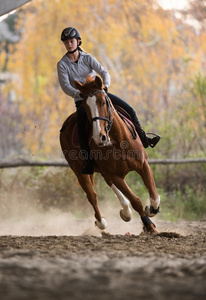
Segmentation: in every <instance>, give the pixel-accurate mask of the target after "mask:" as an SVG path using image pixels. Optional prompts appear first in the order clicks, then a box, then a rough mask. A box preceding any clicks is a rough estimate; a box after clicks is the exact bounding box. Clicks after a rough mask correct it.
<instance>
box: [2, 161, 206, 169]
mask: <svg viewBox="0 0 206 300" xmlns="http://www.w3.org/2000/svg"><path fill="white" fill-rule="evenodd" d="M149 163H150V164H151V165H171V164H173V165H177V164H203V163H206V158H197V159H190V158H186V159H149ZM40 166H42V167H68V164H67V162H66V161H29V160H18V161H7V162H6V161H5V162H0V169H5V168H17V167H40Z"/></svg>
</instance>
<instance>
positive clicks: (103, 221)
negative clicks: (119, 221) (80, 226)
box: [95, 218, 107, 230]
mask: <svg viewBox="0 0 206 300" xmlns="http://www.w3.org/2000/svg"><path fill="white" fill-rule="evenodd" d="M95 225H96V226H97V227H98V228H99V229H101V230H104V229H105V228H106V227H107V221H106V220H105V219H104V218H102V220H101V222H99V221H98V220H96V221H95Z"/></svg>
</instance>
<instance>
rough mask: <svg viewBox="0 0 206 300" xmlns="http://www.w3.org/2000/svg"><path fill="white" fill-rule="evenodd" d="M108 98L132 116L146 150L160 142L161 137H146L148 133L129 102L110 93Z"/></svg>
mask: <svg viewBox="0 0 206 300" xmlns="http://www.w3.org/2000/svg"><path fill="white" fill-rule="evenodd" d="M108 96H109V98H110V99H111V101H112V103H113V105H118V106H120V107H122V108H123V109H124V110H126V112H127V113H128V114H129V115H130V116H131V119H132V121H133V123H134V125H135V127H136V130H137V133H138V135H139V137H140V139H141V141H142V144H143V146H144V147H145V148H147V147H148V146H151V147H152V148H153V147H154V146H155V145H156V144H157V143H158V142H159V140H160V137H159V136H155V137H153V138H150V137H148V136H146V133H145V132H144V130H143V129H142V126H141V124H140V121H139V119H138V117H137V115H136V112H135V110H134V109H133V108H132V107H131V106H130V105H129V104H128V103H127V102H125V101H124V100H122V99H120V98H119V97H117V96H115V95H113V94H110V93H108Z"/></svg>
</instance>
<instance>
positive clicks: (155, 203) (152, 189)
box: [137, 160, 160, 217]
mask: <svg viewBox="0 0 206 300" xmlns="http://www.w3.org/2000/svg"><path fill="white" fill-rule="evenodd" d="M137 172H138V173H139V174H140V176H141V177H142V180H143V182H144V184H145V186H146V188H147V189H148V191H149V195H150V206H146V207H145V212H146V214H147V215H148V216H149V217H154V216H155V215H156V214H157V213H158V212H159V205H160V196H159V195H158V193H157V190H156V186H155V182H154V177H153V174H152V170H151V168H150V166H149V164H148V161H147V160H145V162H144V164H143V168H142V169H141V170H137Z"/></svg>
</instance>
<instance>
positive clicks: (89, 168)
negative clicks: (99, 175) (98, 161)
mask: <svg viewBox="0 0 206 300" xmlns="http://www.w3.org/2000/svg"><path fill="white" fill-rule="evenodd" d="M93 165H94V162H93V160H90V159H88V160H85V161H84V163H83V165H82V169H81V173H82V174H90V175H92V174H94V169H93Z"/></svg>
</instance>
